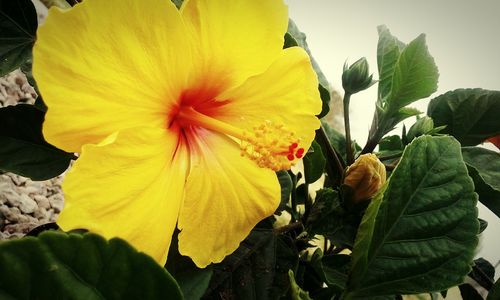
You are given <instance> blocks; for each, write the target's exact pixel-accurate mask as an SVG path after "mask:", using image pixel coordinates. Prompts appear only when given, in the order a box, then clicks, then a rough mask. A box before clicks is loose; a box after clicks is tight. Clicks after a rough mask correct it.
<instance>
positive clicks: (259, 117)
mask: <svg viewBox="0 0 500 300" xmlns="http://www.w3.org/2000/svg"><path fill="white" fill-rule="evenodd" d="M220 98H221V99H228V100H229V101H228V103H227V104H226V105H225V106H224V107H223V112H221V113H220V116H218V118H220V119H223V120H225V121H226V122H228V123H230V124H232V125H234V126H237V127H239V128H243V129H246V130H249V131H251V130H252V128H253V127H254V126H259V125H261V124H262V123H264V121H266V120H269V121H272V122H273V123H276V124H282V125H284V126H285V127H286V128H287V129H288V130H290V131H292V132H294V133H295V135H296V137H298V138H299V139H300V147H303V148H305V149H307V148H309V146H310V145H311V142H312V140H313V139H314V131H315V130H316V129H318V128H319V125H320V123H319V120H318V118H317V117H316V115H317V114H319V113H320V112H321V105H322V104H321V98H320V95H319V91H318V79H317V77H316V73H315V72H314V70H313V68H312V66H311V62H310V59H309V56H308V55H307V53H306V52H305V51H304V50H303V49H301V48H298V47H293V48H287V49H285V50H283V51H282V53H281V55H280V57H279V58H278V59H277V60H276V61H275V62H274V63H273V64H272V65H271V66H270V67H269V69H268V70H267V71H266V72H264V73H263V74H260V75H257V76H254V77H251V78H249V79H248V80H247V81H246V82H245V83H244V84H242V85H241V86H239V87H237V88H235V89H233V90H230V91H227V92H225V93H224V94H223V95H221V96H220Z"/></svg>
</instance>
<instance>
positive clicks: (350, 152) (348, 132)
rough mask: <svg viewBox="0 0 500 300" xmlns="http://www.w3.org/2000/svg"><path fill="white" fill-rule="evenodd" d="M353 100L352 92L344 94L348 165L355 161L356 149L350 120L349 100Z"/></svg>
mask: <svg viewBox="0 0 500 300" xmlns="http://www.w3.org/2000/svg"><path fill="white" fill-rule="evenodd" d="M350 101H351V94H349V93H347V92H346V93H345V95H344V101H343V102H344V127H345V152H346V155H347V165H351V164H352V163H353V162H354V149H353V148H352V142H351V125H350V122H349V102H350Z"/></svg>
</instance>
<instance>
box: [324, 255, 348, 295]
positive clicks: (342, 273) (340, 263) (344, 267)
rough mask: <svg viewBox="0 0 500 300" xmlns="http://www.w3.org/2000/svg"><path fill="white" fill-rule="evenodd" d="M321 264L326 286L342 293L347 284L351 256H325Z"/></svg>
mask: <svg viewBox="0 0 500 300" xmlns="http://www.w3.org/2000/svg"><path fill="white" fill-rule="evenodd" d="M321 263H322V266H323V272H324V275H325V282H326V284H327V285H328V286H329V287H333V288H336V289H337V290H338V291H343V290H344V289H345V287H346V283H347V274H348V272H349V267H350V263H351V256H350V255H344V254H335V255H325V256H323V258H322V259H321Z"/></svg>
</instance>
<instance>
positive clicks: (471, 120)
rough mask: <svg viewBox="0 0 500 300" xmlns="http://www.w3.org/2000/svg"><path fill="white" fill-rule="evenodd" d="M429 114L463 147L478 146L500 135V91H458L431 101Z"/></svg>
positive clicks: (436, 123) (435, 122) (444, 131)
mask: <svg viewBox="0 0 500 300" xmlns="http://www.w3.org/2000/svg"><path fill="white" fill-rule="evenodd" d="M427 114H428V115H429V116H430V117H431V118H432V119H433V120H434V124H435V125H436V126H443V125H446V128H444V129H443V131H442V132H443V133H448V134H450V135H453V136H454V137H455V138H456V139H457V140H458V141H459V142H460V143H461V144H462V146H475V145H477V144H480V143H482V142H484V140H486V139H487V138H490V137H493V136H496V135H499V134H500V122H499V121H498V116H500V91H489V90H483V89H458V90H454V91H449V92H447V93H445V94H443V95H440V96H438V97H436V98H434V99H432V100H431V102H430V103H429V106H428V109H427Z"/></svg>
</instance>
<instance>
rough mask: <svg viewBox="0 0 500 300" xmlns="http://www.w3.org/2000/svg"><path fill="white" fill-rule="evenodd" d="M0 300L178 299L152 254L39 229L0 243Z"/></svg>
mask: <svg viewBox="0 0 500 300" xmlns="http://www.w3.org/2000/svg"><path fill="white" fill-rule="evenodd" d="M0 269H1V270H2V272H0V297H2V299H19V300H22V299H82V300H83V299H182V295H181V292H180V289H179V286H178V285H177V283H176V282H175V280H174V279H173V278H172V276H170V274H169V273H168V272H167V271H166V270H165V269H163V268H162V267H161V266H159V265H158V264H157V263H156V262H155V261H154V260H153V259H152V258H151V257H149V256H147V255H145V254H143V253H139V252H137V250H135V249H134V248H132V247H131V246H130V245H128V244H127V243H126V242H125V241H123V240H121V239H117V238H115V239H111V240H110V241H109V242H108V241H106V240H104V239H103V238H102V237H100V236H98V235H95V234H89V233H87V234H84V235H80V234H65V233H61V232H43V233H41V234H40V235H39V236H38V237H37V238H34V237H25V238H22V239H19V240H11V241H6V242H2V243H0Z"/></svg>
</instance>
